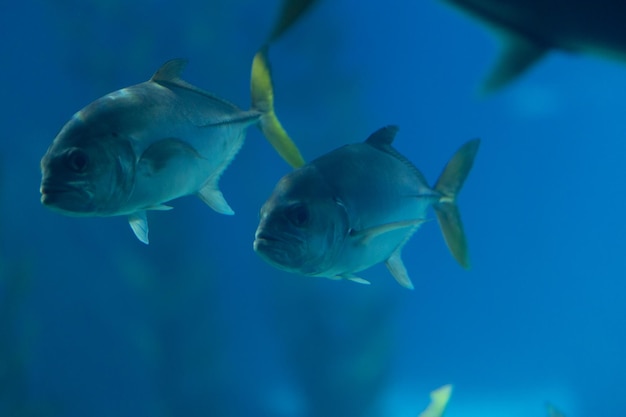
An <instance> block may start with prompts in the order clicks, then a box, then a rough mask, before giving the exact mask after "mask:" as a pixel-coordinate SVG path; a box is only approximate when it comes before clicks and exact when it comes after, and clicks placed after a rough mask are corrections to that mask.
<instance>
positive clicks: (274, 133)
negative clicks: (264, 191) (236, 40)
mask: <svg viewBox="0 0 626 417" xmlns="http://www.w3.org/2000/svg"><path fill="white" fill-rule="evenodd" d="M250 92H251V96H252V108H253V109H255V110H258V111H260V112H261V113H263V115H262V116H261V120H260V122H259V124H260V128H261V130H262V131H263V134H264V135H265V137H266V138H267V140H268V141H269V142H270V143H271V144H272V146H273V147H274V149H276V151H277V152H278V154H279V155H280V156H281V157H282V158H283V159H284V160H285V161H287V163H288V164H289V165H291V166H292V167H294V168H299V167H301V166H302V165H304V158H302V155H301V154H300V151H299V150H298V147H297V146H296V145H295V143H293V141H292V140H291V138H290V137H289V135H288V134H287V132H286V131H285V129H284V128H283V126H282V125H281V124H280V121H279V120H278V118H277V117H276V113H274V89H273V87H272V77H271V74H270V67H269V62H268V60H267V47H264V48H262V49H261V50H259V52H257V53H256V55H255V56H254V60H253V61H252V74H251V76H250Z"/></svg>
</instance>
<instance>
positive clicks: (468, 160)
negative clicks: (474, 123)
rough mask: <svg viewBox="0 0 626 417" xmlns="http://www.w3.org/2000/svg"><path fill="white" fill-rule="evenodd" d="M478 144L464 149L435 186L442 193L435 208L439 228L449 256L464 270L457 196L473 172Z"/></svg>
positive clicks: (463, 241)
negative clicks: (471, 171) (450, 254)
mask: <svg viewBox="0 0 626 417" xmlns="http://www.w3.org/2000/svg"><path fill="white" fill-rule="evenodd" d="M479 145H480V139H474V140H470V141H469V142H467V143H465V144H464V145H463V146H461V147H460V148H459V150H458V151H456V153H455V154H454V155H453V156H452V158H451V159H450V161H448V164H447V165H446V167H445V168H444V169H443V172H442V173H441V175H440V176H439V179H438V180H437V183H436V184H435V190H436V191H438V192H439V193H441V199H440V200H439V202H438V203H436V204H435V205H434V208H435V212H436V213H437V220H438V221H439V227H440V228H441V232H442V233H443V237H444V239H445V241H446V244H447V245H448V249H449V250H450V253H452V256H454V259H456V261H457V262H458V263H459V264H460V265H461V266H462V267H463V268H465V269H467V268H469V266H470V262H469V253H468V249H467V240H466V238H465V232H464V231H463V223H462V222H461V214H460V213H459V208H458V206H457V205H456V197H457V195H458V193H459V191H461V187H463V183H464V182H465V179H466V178H467V175H468V174H469V172H470V170H471V169H472V165H473V164H474V158H475V157H476V153H477V152H478V147H479Z"/></svg>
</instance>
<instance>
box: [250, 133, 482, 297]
mask: <svg viewBox="0 0 626 417" xmlns="http://www.w3.org/2000/svg"><path fill="white" fill-rule="evenodd" d="M396 132H397V128H396V127H395V126H388V127H385V128H382V129H380V130H378V131H377V132H375V133H374V134H372V135H371V136H370V137H369V138H368V139H367V140H366V141H365V142H364V143H359V144H351V145H346V146H344V147H341V148H339V149H337V150H334V151H332V152H330V153H328V154H326V155H323V156H321V157H320V158H318V159H316V160H314V161H312V162H310V163H308V164H306V165H305V166H303V167H302V168H299V169H297V170H295V171H293V172H291V173H289V174H287V175H286V176H285V177H283V178H282V179H281V180H280V181H279V182H278V184H277V186H276V188H275V189H274V192H273V193H272V195H271V196H270V198H269V199H268V200H267V202H266V203H265V204H264V206H263V207H262V209H261V220H260V223H259V226H258V229H257V231H256V235H255V241H254V249H255V251H256V252H257V253H258V254H259V255H260V256H261V257H262V258H264V259H265V260H266V261H268V262H269V263H270V264H273V265H274V266H276V267H278V268H281V269H284V270H287V271H290V272H296V273H300V274H303V275H308V276H318V277H326V278H331V279H342V278H343V279H349V280H353V281H357V282H362V283H365V282H366V281H365V280H364V279H362V278H360V277H358V276H357V275H356V274H357V273H358V272H360V271H362V270H364V269H367V268H369V267H371V266H372V265H375V264H377V263H380V262H385V263H386V265H387V267H388V268H389V270H390V271H391V273H392V275H393V276H394V277H395V278H396V280H397V281H398V282H399V283H400V284H401V285H403V286H405V287H407V288H412V287H413V285H412V283H411V280H410V278H409V277H408V273H407V272H406V269H405V267H404V264H403V262H402V259H401V250H402V247H403V246H404V244H405V243H406V242H407V240H408V239H409V238H410V237H411V235H412V234H413V233H414V232H415V231H416V230H417V229H418V228H419V227H420V226H421V224H422V223H424V222H425V221H426V213H427V210H428V209H429V207H431V206H433V207H435V208H436V209H437V211H438V212H441V213H442V215H443V216H444V217H445V215H446V214H447V218H444V219H443V221H444V223H445V224H444V225H443V229H444V234H445V235H446V239H447V241H448V244H449V246H450V247H451V250H452V252H453V254H454V255H455V257H456V258H457V260H458V261H459V262H460V263H461V264H462V265H463V266H468V265H469V260H468V256H467V248H466V243H465V237H464V234H463V231H462V225H461V223H460V217H459V215H458V212H457V210H456V204H455V203H454V201H455V198H456V194H457V193H458V191H459V190H460V187H461V185H462V182H463V181H464V179H465V177H466V176H467V173H468V172H469V169H470V168H471V165H472V162H473V159H474V156H475V153H476V151H477V149H478V141H477V140H475V141H471V142H468V144H467V145H466V146H465V147H464V148H462V149H461V150H460V151H459V152H458V153H457V155H456V156H455V158H456V162H454V161H455V158H453V160H452V161H451V163H452V165H450V164H448V167H451V169H452V170H448V169H446V170H445V171H444V174H442V178H443V179H444V181H443V182H442V183H441V184H438V185H437V186H436V187H434V188H431V187H430V186H429V185H428V183H427V182H426V179H425V178H424V176H423V175H422V174H421V173H420V171H419V170H418V169H417V168H416V167H415V166H414V165H413V164H412V163H411V162H409V161H408V160H407V159H406V158H405V157H404V156H402V155H401V154H400V153H398V152H397V151H396V150H395V149H394V148H393V147H392V146H391V143H392V142H393V139H394V137H395V134H396ZM453 171H454V172H453ZM439 218H440V220H441V219H442V217H441V216H440V217H439ZM446 229H449V233H446Z"/></svg>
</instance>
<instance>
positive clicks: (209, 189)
mask: <svg viewBox="0 0 626 417" xmlns="http://www.w3.org/2000/svg"><path fill="white" fill-rule="evenodd" d="M198 197H200V199H201V200H202V201H204V202H205V203H206V204H207V205H208V206H209V207H211V208H212V209H213V210H215V211H217V212H218V213H220V214H226V215H229V216H232V215H233V214H235V212H234V211H233V209H232V208H230V206H229V205H228V203H227V202H226V199H225V198H224V195H223V194H222V192H221V191H220V190H219V188H217V185H216V184H215V183H214V182H212V181H209V182H207V183H206V184H205V185H204V187H202V188H201V189H200V191H198Z"/></svg>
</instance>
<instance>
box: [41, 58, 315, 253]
mask: <svg viewBox="0 0 626 417" xmlns="http://www.w3.org/2000/svg"><path fill="white" fill-rule="evenodd" d="M184 65H185V61H183V60H172V61H169V62H167V63H166V64H165V65H163V66H162V67H161V68H160V69H159V70H158V71H157V72H156V73H155V74H154V76H153V77H152V78H151V79H150V80H149V81H147V82H144V83H141V84H137V85H134V86H131V87H127V88H123V89H121V90H118V91H115V92H113V93H110V94H107V95H106V96H104V97H102V98H100V99H98V100H96V101H94V102H92V103H91V104H89V105H88V106H87V107H85V108H84V109H82V110H81V111H79V112H78V113H76V114H75V115H74V116H73V117H72V119H71V120H70V121H69V122H68V123H67V124H66V125H65V126H64V127H63V128H62V129H61V131H60V132H59V134H58V135H57V136H56V138H55V139H54V141H53V142H52V144H51V146H50V147H49V149H48V151H47V152H46V154H45V155H44V157H43V158H42V160H41V170H42V182H41V201H42V203H43V204H44V205H46V206H47V207H50V208H52V209H53V210H56V211H59V212H61V213H63V214H68V215H75V216H118V215H128V216H129V222H130V225H131V227H132V228H133V231H134V232H135V234H136V236H137V237H138V238H139V239H140V240H141V241H143V242H145V243H147V242H148V225H147V219H146V211H147V210H167V209H169V207H168V206H165V205H164V203H166V202H168V201H170V200H173V199H175V198H178V197H182V196H185V195H189V194H197V195H198V196H199V197H200V198H201V199H202V200H204V201H205V202H206V203H207V204H208V205H209V206H210V207H212V208H213V209H214V210H216V211H217V212H219V213H223V214H233V210H232V209H231V208H230V206H229V205H228V203H227V202H226V200H225V199H224V197H223V195H222V193H221V191H220V190H219V187H218V180H219V178H220V176H221V174H222V172H223V171H224V170H225V169H226V167H227V166H228V165H229V164H230V162H231V161H232V159H233V158H234V157H235V155H236V154H237V152H238V151H239V149H240V148H241V146H242V144H243V141H244V138H245V134H246V130H247V128H248V127H249V126H251V125H255V124H258V125H259V126H260V127H261V129H262V130H263V131H264V133H265V134H266V137H268V139H269V140H270V142H272V143H273V144H274V146H275V147H276V148H277V150H278V151H279V153H281V154H282V155H283V157H284V158H285V159H286V160H287V161H288V162H289V163H291V164H292V165H293V166H299V165H302V164H303V163H304V162H303V160H302V157H301V156H300V153H299V151H298V150H297V148H296V147H295V145H294V144H293V142H292V141H291V139H289V137H288V136H287V134H286V132H285V131H284V129H282V126H281V125H280V123H279V122H278V119H277V118H276V116H275V114H274V112H273V93H272V85H271V79H270V75H269V68H268V63H267V59H266V56H265V51H260V52H259V53H258V54H257V55H256V56H255V60H254V61H253V70H252V83H251V84H252V95H253V108H252V109H251V110H248V111H244V110H241V109H239V108H238V107H237V106H235V105H234V104H231V103H229V102H227V101H226V100H223V99H221V98H219V97H216V96H214V95H212V94H210V93H208V92H205V91H203V90H201V89H199V88H197V87H195V86H193V85H191V84H189V83H187V82H185V81H184V80H182V79H181V78H180V73H181V71H182V70H183V68H184Z"/></svg>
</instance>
